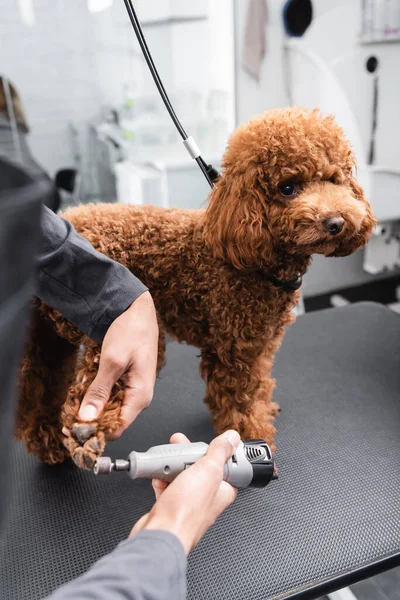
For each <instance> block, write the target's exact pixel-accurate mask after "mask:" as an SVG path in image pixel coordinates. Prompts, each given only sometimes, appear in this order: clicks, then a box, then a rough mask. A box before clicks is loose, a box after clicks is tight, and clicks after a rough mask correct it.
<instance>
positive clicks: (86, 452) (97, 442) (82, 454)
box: [71, 433, 105, 470]
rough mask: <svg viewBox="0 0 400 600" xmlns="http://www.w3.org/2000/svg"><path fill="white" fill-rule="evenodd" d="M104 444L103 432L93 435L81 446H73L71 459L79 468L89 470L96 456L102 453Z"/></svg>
mask: <svg viewBox="0 0 400 600" xmlns="http://www.w3.org/2000/svg"><path fill="white" fill-rule="evenodd" d="M104 446H105V439H104V433H99V434H98V436H93V437H92V438H90V439H89V440H88V441H87V442H85V443H84V444H83V445H82V446H77V447H75V448H74V449H73V450H72V452H71V456H72V460H73V461H74V463H75V464H76V465H77V466H78V467H79V468H80V469H88V470H91V469H93V467H94V464H95V462H96V460H97V459H98V457H99V456H100V455H101V454H102V453H103V450H104Z"/></svg>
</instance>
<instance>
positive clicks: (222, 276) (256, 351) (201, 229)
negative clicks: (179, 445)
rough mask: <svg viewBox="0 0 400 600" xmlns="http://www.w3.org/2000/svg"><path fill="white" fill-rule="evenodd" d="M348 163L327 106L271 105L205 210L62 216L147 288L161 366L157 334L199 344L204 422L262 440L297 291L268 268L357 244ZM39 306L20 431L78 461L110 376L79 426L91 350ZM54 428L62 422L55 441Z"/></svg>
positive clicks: (364, 210) (361, 238) (233, 153)
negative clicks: (323, 111) (329, 223)
mask: <svg viewBox="0 0 400 600" xmlns="http://www.w3.org/2000/svg"><path fill="white" fill-rule="evenodd" d="M354 167H355V164H354V157H353V153H352V150H351V148H350V146H349V144H348V142H347V141H346V139H345V138H344V135H343V132H342V130H341V129H340V128H339V127H338V126H337V124H336V123H335V121H334V119H333V118H332V117H326V118H323V117H321V115H320V114H319V112H318V111H312V112H310V111H307V110H302V109H299V108H291V109H287V110H274V111H271V112H268V113H266V114H264V115H261V116H260V117H257V118H255V119H253V120H252V121H250V123H248V124H247V125H243V126H241V127H239V128H238V129H237V130H236V132H235V133H234V134H233V136H232V138H231V140H230V142H229V145H228V147H227V150H226V152H225V156H224V160H223V170H222V174H221V177H220V179H219V180H218V182H217V184H216V186H215V187H214V189H213V190H212V192H211V194H210V199H209V206H208V208H207V209H206V210H205V211H188V210H163V209H158V208H154V207H136V206H122V205H112V204H110V205H107V204H103V205H86V206H80V207H78V208H74V209H72V210H69V211H68V212H67V213H66V215H65V216H66V218H68V219H69V220H70V221H71V222H72V223H73V225H74V227H75V228H76V230H77V231H78V232H79V233H80V234H82V235H83V236H84V237H86V238H87V239H88V240H89V241H90V242H91V243H92V244H93V246H94V247H95V248H97V249H98V250H100V251H101V252H103V253H105V254H107V255H109V256H110V257H111V258H113V259H115V260H117V261H119V262H121V263H122V264H124V265H126V266H127V267H128V268H129V269H130V270H131V271H132V272H133V273H135V275H136V276H137V277H139V278H140V279H141V280H142V281H143V282H144V283H145V284H146V285H147V286H148V287H149V289H150V291H151V293H152V296H153V298H154V302H155V306H156V309H157V312H158V317H159V323H160V330H161V338H160V340H161V341H160V356H159V368H161V365H162V362H163V354H164V345H163V335H164V332H166V333H168V334H169V335H170V336H172V337H173V338H175V339H176V340H178V341H180V342H186V343H188V344H191V345H194V346H197V347H199V348H200V349H201V374H202V376H203V377H204V378H205V379H206V381H207V392H206V397H205V402H206V403H207V405H208V406H209V408H210V411H211V414H212V419H213V423H214V427H215V431H216V432H221V431H223V430H226V429H228V428H234V429H237V430H238V431H239V433H240V434H241V435H242V437H246V438H251V437H256V438H265V439H266V440H267V442H269V443H270V444H271V445H273V443H274V435H275V428H274V425H273V422H274V418H275V415H276V414H277V412H278V407H277V405H276V404H275V403H273V402H272V401H271V398H272V393H273V389H274V387H275V382H274V380H273V379H272V378H271V370H272V366H273V360H274V355H275V353H276V351H277V349H278V348H279V346H280V343H281V340H282V337H283V334H284V328H285V327H286V326H287V325H289V324H290V323H291V322H292V321H293V320H294V317H293V308H294V306H295V305H296V303H297V301H298V297H299V294H298V292H287V291H284V290H282V289H280V288H277V287H274V286H273V285H272V284H271V283H270V281H269V280H268V279H267V274H268V273H273V274H274V275H275V276H276V277H278V278H279V279H282V280H291V279H294V278H296V276H297V275H298V274H299V273H300V274H304V273H305V271H306V269H307V267H308V265H309V264H310V260H311V255H312V254H313V253H319V254H324V255H326V256H345V255H347V254H350V253H352V252H354V251H355V250H357V249H359V248H362V247H363V246H364V244H365V243H366V242H367V241H368V238H369V236H370V234H371V231H372V227H373V225H374V219H373V217H372V215H371V211H370V207H369V205H368V203H367V201H366V200H365V198H364V196H363V192H362V190H361V188H360V187H359V186H358V184H357V182H356V180H355V178H354V172H353V171H354ZM284 183H292V184H294V190H295V193H293V195H292V197H290V198H288V197H286V196H284V195H283V194H282V192H281V191H280V190H282V188H281V187H280V186H282V184H284ZM338 215H339V216H341V217H342V218H343V219H344V226H343V230H342V231H341V232H339V233H337V235H333V234H332V233H331V232H329V231H326V226H324V223H326V220H327V219H329V218H330V217H337V216H338ZM40 311H41V313H42V315H43V314H46V315H47V323H44V322H43V316H42V317H41V322H40V327H41V329H40V328H39V329H38V326H37V327H36V332H35V336H36V337H35V341H34V342H31V345H30V346H29V347H28V352H27V358H26V359H25V362H24V365H25V366H24V368H23V381H24V382H25V383H24V384H23V386H22V394H21V404H20V410H19V419H20V424H19V436H20V437H21V438H22V439H24V440H25V441H26V442H27V445H28V448H29V450H30V451H31V452H34V453H36V454H37V455H38V456H40V457H41V458H42V459H43V460H46V461H48V462H58V461H60V460H62V459H63V458H64V456H65V452H64V451H63V450H60V448H61V444H62V443H63V442H64V444H65V446H66V447H67V449H68V450H69V452H70V453H71V454H72V457H73V459H74V460H75V462H76V463H77V464H78V465H79V466H81V467H87V468H89V467H91V466H92V465H93V461H94V459H95V458H96V456H98V455H99V454H101V452H102V451H103V448H104V443H105V440H106V439H107V438H109V437H111V436H112V434H113V432H114V431H115V430H116V429H117V428H119V427H120V425H121V417H120V407H121V402H122V399H123V393H124V392H123V388H122V385H121V384H120V383H118V384H116V386H115V388H114V392H113V394H112V398H111V400H110V402H109V404H108V405H107V406H106V408H105V410H104V412H103V414H102V415H101V416H100V418H99V420H98V421H97V422H95V423H94V427H88V426H87V424H83V423H79V422H78V421H77V413H78V409H79V405H80V402H81V400H82V398H83V396H84V393H85V391H86V389H87V387H88V385H89V383H90V382H91V381H92V380H93V377H94V376H95V373H96V369H97V360H98V356H99V352H100V347H99V346H97V345H96V344H94V343H93V342H91V341H89V340H88V339H87V338H84V337H83V336H82V335H81V334H80V333H79V332H78V331H77V330H76V329H75V328H74V327H73V326H72V325H70V324H69V323H68V322H67V321H66V320H65V319H63V317H62V316H61V315H59V314H58V313H56V312H55V311H53V310H50V309H49V308H48V307H45V306H43V305H41V306H40ZM55 332H56V333H55ZM61 338H62V339H61ZM64 340H67V341H68V342H67V343H68V345H67V346H65V343H66V342H65V341H64ZM81 341H83V343H84V346H85V351H84V356H83V358H82V359H81V362H80V364H79V365H78V366H75V364H74V360H73V358H72V357H73V356H74V351H73V350H69V351H68V352H67V351H66V348H69V349H70V348H71V347H72V348H75V347H76V344H77V343H79V342H81ZM74 344H75V346H74ZM46 349H47V350H46ZM46 352H47V354H46ZM63 353H64V354H63ZM45 354H46V356H45ZM64 355H65V356H64ZM54 356H57V360H56V361H54ZM51 357H53V358H52V360H50V359H51ZM50 363H51V364H50ZM55 363H56V364H55ZM27 364H29V365H30V366H29V370H27V366H26V365H27ZM55 373H56V375H55ZM59 374H61V378H60V379H59ZM72 378H74V382H73V383H72V385H70V387H69V390H68V392H67V386H68V382H70V381H71V380H72ZM27 380H28V383H27ZM56 381H59V383H58V384H56V383H55V382H56ZM178 424H179V423H178V422H177V426H178ZM62 426H66V427H67V428H68V429H69V431H70V435H69V437H68V438H66V440H65V439H63V435H62V434H61V427H62Z"/></svg>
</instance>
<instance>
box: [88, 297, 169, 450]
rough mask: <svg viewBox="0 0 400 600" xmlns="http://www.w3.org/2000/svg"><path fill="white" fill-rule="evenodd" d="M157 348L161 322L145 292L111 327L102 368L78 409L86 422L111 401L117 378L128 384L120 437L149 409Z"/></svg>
mask: <svg viewBox="0 0 400 600" xmlns="http://www.w3.org/2000/svg"><path fill="white" fill-rule="evenodd" d="M157 351H158V324H157V316H156V311H155V308H154V303H153V299H152V297H151V295H150V293H149V292H144V293H143V294H142V295H141V296H139V298H137V299H136V300H135V302H133V304H131V306H130V307H129V308H128V309H127V310H126V311H125V312H124V313H123V314H122V315H120V316H119V317H118V318H117V319H115V321H114V322H113V323H112V324H111V326H110V327H109V329H108V331H107V333H106V335H105V337H104V340H103V345H102V348H101V354H100V362H99V370H98V373H97V375H96V377H95V378H94V380H93V382H92V384H91V385H90V387H89V388H88V391H87V392H86V395H85V397H84V399H83V401H82V405H81V408H80V411H79V418H80V419H82V420H83V421H93V420H94V419H96V418H97V417H98V415H99V414H100V413H101V411H102V410H103V408H104V405H105V404H106V403H107V402H108V400H109V398H110V394H111V390H112V388H113V385H114V384H115V382H116V381H117V380H118V379H121V380H122V381H123V382H124V384H125V400H124V404H123V407H122V413H121V416H122V419H123V421H124V425H123V426H122V427H121V428H120V429H119V430H118V431H116V432H115V433H114V435H113V439H115V438H118V437H119V436H120V435H121V434H122V433H123V431H125V429H127V428H128V427H129V425H130V424H131V423H132V422H133V421H134V420H135V419H136V417H137V416H138V414H139V413H140V412H141V411H142V410H143V409H144V408H147V407H148V406H149V405H150V403H151V400H152V398H153V391H154V384H155V380H156V368H157Z"/></svg>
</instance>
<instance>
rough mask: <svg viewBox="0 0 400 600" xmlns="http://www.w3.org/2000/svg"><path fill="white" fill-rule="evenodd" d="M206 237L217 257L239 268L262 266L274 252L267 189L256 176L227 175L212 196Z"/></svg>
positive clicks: (207, 218) (217, 184)
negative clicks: (267, 213) (258, 181)
mask: <svg viewBox="0 0 400 600" xmlns="http://www.w3.org/2000/svg"><path fill="white" fill-rule="evenodd" d="M204 236H205V240H206V243H207V244H208V246H209V247H210V248H211V250H212V251H213V254H214V256H216V257H218V258H222V259H224V260H226V261H228V262H230V263H231V264H232V265H233V266H234V267H235V268H236V269H244V268H258V267H262V266H263V265H264V264H265V263H266V262H269V259H270V257H271V254H272V236H271V234H270V232H269V229H268V223H267V218H266V204H265V192H263V191H262V190H261V189H260V187H259V186H258V185H257V183H256V181H255V180H254V178H252V181H249V180H246V178H245V177H244V176H243V174H240V175H238V174H236V175H231V176H229V175H228V174H224V175H222V176H221V177H220V179H219V180H218V181H217V183H216V185H215V187H214V188H213V189H212V191H211V194H210V197H209V205H208V208H207V210H206V212H205V215H204Z"/></svg>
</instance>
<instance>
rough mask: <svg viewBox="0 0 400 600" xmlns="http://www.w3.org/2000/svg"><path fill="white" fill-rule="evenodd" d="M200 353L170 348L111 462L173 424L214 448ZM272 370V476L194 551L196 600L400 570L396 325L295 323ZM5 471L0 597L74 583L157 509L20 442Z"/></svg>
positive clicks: (359, 315) (22, 598)
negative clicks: (36, 455) (149, 398)
mask: <svg viewBox="0 0 400 600" xmlns="http://www.w3.org/2000/svg"><path fill="white" fill-rule="evenodd" d="M196 354H197V351H196V350H194V349H192V348H187V347H185V346H178V345H175V344H171V345H169V347H168V365H167V367H166V369H165V370H164V371H163V373H162V376H161V378H160V381H159V382H158V385H157V393H156V397H155V399H154V402H153V404H152V406H151V407H150V409H148V410H147V411H146V412H145V413H143V414H142V415H141V416H140V418H139V419H138V420H137V422H136V424H135V425H134V426H133V427H132V428H131V430H130V432H128V433H127V434H126V435H125V436H124V437H123V439H122V440H120V441H118V442H114V443H113V444H110V446H109V448H108V450H109V453H110V454H111V455H112V456H121V457H125V456H126V455H127V454H128V452H130V451H131V450H132V449H137V450H145V449H147V448H148V447H150V446H151V445H153V444H157V443H164V442H166V441H167V439H168V437H169V435H170V434H171V433H172V432H174V431H176V430H180V431H183V432H185V433H187V434H188V435H189V436H190V437H191V438H192V439H193V440H204V441H209V440H210V438H211V436H212V432H211V428H210V421H209V415H208V411H207V409H206V408H205V407H204V406H203V404H202V401H201V399H202V393H203V383H202V381H201V379H200V378H199V376H198V359H197V358H196ZM275 375H276V378H277V380H278V386H277V392H276V399H277V400H278V401H279V402H280V404H281V406H282V413H281V415H280V417H279V418H278V423H277V425H278V430H279V434H278V440H277V443H278V452H277V455H276V459H277V463H278V466H279V480H278V481H276V482H272V483H271V484H270V485H269V486H268V487H267V488H266V489H264V490H261V491H260V490H246V491H243V492H241V493H240V494H239V496H238V500H237V501H236V503H235V504H234V505H233V506H232V507H231V508H230V509H229V510H228V511H227V512H226V513H225V514H224V515H223V516H222V517H221V518H220V520H219V521H218V522H217V524H216V525H215V526H214V527H213V528H212V529H211V531H209V532H208V534H207V536H206V537H205V539H204V540H203V541H202V542H201V543H200V545H199V547H198V548H197V549H196V550H195V551H194V552H193V554H192V555H191V557H190V564H189V573H188V590H189V591H188V597H189V599H191V600H200V599H201V600H269V599H277V598H290V597H296V598H299V597H302V598H305V597H307V598H316V597H318V596H319V595H322V594H323V593H325V592H326V591H327V590H328V589H329V588H330V589H334V588H338V587H342V586H343V585H344V584H346V583H348V582H352V581H353V580H357V579H359V578H361V577H365V576H366V575H367V574H368V573H370V574H372V573H373V572H375V571H379V570H383V569H385V568H388V567H389V566H392V565H394V564H396V563H397V564H398V563H399V562H400V554H399V551H400V503H399V496H400V466H399V465H400V319H399V317H398V316H397V315H395V314H394V313H391V312H390V311H389V310H387V309H385V308H383V307H380V306H377V305H372V304H361V305H355V306H351V307H348V308H341V309H338V310H328V311H322V312H318V313H313V314H311V315H307V316H305V317H301V318H300V319H299V320H298V322H297V323H296V324H295V325H293V326H292V327H291V328H289V330H288V332H287V335H286V337H285V340H284V343H283V346H282V349H281V351H280V353H279V355H278V357H277V360H276V367H275ZM12 474H13V475H12V481H11V491H12V497H13V502H12V505H11V508H10V512H9V516H8V522H7V528H6V532H5V540H4V542H5V546H4V549H3V554H2V557H1V562H0V565H1V571H0V598H1V599H2V600H37V599H39V598H42V597H44V596H45V595H46V594H48V593H49V592H51V591H52V590H53V589H54V588H56V587H57V586H59V585H60V584H62V583H64V582H66V581H68V580H69V579H71V578H73V577H76V576H77V575H79V574H80V573H82V572H83V571H85V570H86V569H87V568H88V567H89V566H90V565H91V564H92V563H93V562H94V561H95V560H96V559H98V558H99V557H100V556H102V555H104V554H105V553H107V552H108V551H110V550H111V549H112V548H113V547H114V546H115V545H116V544H117V543H118V542H119V541H120V540H121V539H122V538H124V536H126V535H127V534H128V532H129V531H130V529H131V526H132V524H133V523H134V522H135V521H136V519H137V518H138V517H139V516H140V515H142V514H143V513H144V512H145V511H147V510H148V508H149V507H150V505H151V503H152V492H151V488H150V484H149V483H148V482H145V481H138V482H132V481H131V480H129V479H128V478H127V477H126V476H125V475H124V474H123V473H121V474H114V476H110V477H109V478H102V479H100V478H98V479H97V478H96V477H95V476H94V475H92V474H90V473H84V472H79V471H78V470H76V469H75V468H74V467H72V466H71V465H65V466H61V467H56V468H54V467H53V468H50V467H46V466H43V465H40V464H39V463H38V462H37V461H36V460H35V459H33V458H32V457H27V456H26V454H25V451H24V449H23V448H22V447H21V446H19V445H18V446H15V448H14V453H13V459H12ZM171 600H173V599H171Z"/></svg>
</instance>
